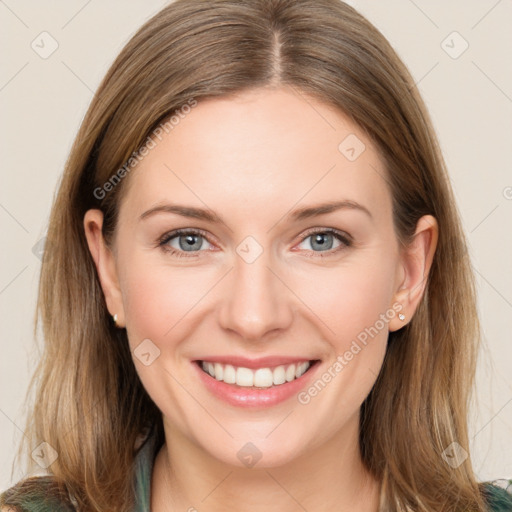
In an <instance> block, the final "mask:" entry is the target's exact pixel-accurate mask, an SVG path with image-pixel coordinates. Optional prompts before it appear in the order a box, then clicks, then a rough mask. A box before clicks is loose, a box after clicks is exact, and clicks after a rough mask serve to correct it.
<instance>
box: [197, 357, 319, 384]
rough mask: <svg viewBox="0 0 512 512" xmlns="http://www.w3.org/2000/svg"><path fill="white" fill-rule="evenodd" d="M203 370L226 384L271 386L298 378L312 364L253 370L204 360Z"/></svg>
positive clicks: (305, 363)
mask: <svg viewBox="0 0 512 512" xmlns="http://www.w3.org/2000/svg"><path fill="white" fill-rule="evenodd" d="M201 366H202V368H203V370H204V371H205V372H206V373H208V374H210V375H211V376H212V377H213V378H214V379H217V380H221V381H224V382H225V383H226V384H236V385H237V386H243V387H253V386H254V387H257V388H269V387H271V386H279V385H280V384H284V383H285V382H291V381H292V380H295V379H298V378H299V377H301V376H302V375H304V373H306V371H307V370H308V368H309V367H310V366H311V363H309V362H308V361H304V362H302V363H298V364H290V365H280V366H277V367H275V368H273V369H272V368H258V369H257V370H252V369H250V368H244V367H234V366H232V365H230V364H226V365H224V364H221V363H210V362H207V361H202V363H201Z"/></svg>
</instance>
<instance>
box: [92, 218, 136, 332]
mask: <svg viewBox="0 0 512 512" xmlns="http://www.w3.org/2000/svg"><path fill="white" fill-rule="evenodd" d="M102 227H103V212H102V211H101V210H88V211H87V212H86V214H85V215H84V230H85V237H86V238H87V244H88V246H89V251H90V252H91V255H92V258H93V260H94V263H95V265H96V270H97V272H98V277H99V280H100V284H101V288H102V290H103V294H104V295H105V302H106V303H107V308H108V311H109V313H110V314H111V315H112V316H114V315H117V321H116V325H117V326H118V327H124V325H125V324H126V323H125V316H124V307H123V300H122V295H121V288H120V286H119V280H118V276H117V269H116V264H115V259H114V254H113V253H112V251H111V250H110V249H109V248H108V247H107V244H106V242H105V239H104V238H103V233H102Z"/></svg>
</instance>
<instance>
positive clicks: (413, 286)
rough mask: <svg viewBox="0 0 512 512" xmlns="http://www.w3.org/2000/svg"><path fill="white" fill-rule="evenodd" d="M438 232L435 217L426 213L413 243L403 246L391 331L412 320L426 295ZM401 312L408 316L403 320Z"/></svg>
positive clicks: (417, 227)
mask: <svg viewBox="0 0 512 512" xmlns="http://www.w3.org/2000/svg"><path fill="white" fill-rule="evenodd" d="M438 233H439V230H438V225H437V220H436V219H435V217H433V216H432V215H424V216H423V217H421V218H420V219H419V220H418V222H417V224H416V232H415V233H414V237H413V239H412V241H411V243H410V244H409V245H408V246H407V247H404V248H402V250H401V255H400V269H399V270H400V271H399V279H398V284H397V290H396V292H395V295H394V306H393V310H394V311H396V313H397V314H396V316H395V317H394V318H393V319H392V320H391V321H390V322H389V330H390V331H396V330H398V329H400V328H401V327H403V326H404V325H406V324H407V322H409V321H410V320H411V318H412V317H413V315H414V312H415V311H416V308H417V307H418V304H419V303H420V300H421V298H422V297H423V293H424V292H425V286H426V284H427V279H428V275H429V272H430V268H431V266H432V261H433V259H434V253H435V251H436V247H437V239H438ZM399 304H400V305H401V306H402V307H401V308H400V307H399ZM399 315H404V317H405V318H404V319H403V320H400V317H399Z"/></svg>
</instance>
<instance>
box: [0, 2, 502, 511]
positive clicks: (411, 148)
mask: <svg viewBox="0 0 512 512" xmlns="http://www.w3.org/2000/svg"><path fill="white" fill-rule="evenodd" d="M48 239H49V240H50V242H51V243H50V244H49V245H48V247H49V248H48V250H47V251H46V252H45V255H44V259H43V267H42V273H41V282H40V295H39V303H38V307H39V312H40V315H41V319H42V322H43V328H44V333H45V340H46V352H45V354H44V357H43V359H42V360H41V363H40V365H39V367H38V369H37V373H36V376H35V378H34V381H33V382H37V397H36V398H37V400H36V405H35V407H34V410H33V414H32V417H31V418H30V419H29V425H28V427H29V429H28V432H29V433H30V435H31V443H32V444H31V445H30V448H31V449H33V446H37V447H38V448H37V450H38V451H35V452H36V454H35V456H34V455H33V458H34V460H37V459H38V457H39V459H40V460H39V461H38V462H39V465H40V466H42V467H44V468H45V469H46V468H47V469H48V473H49V475H48V476H46V477H38V478H29V479H25V480H23V481H21V482H19V483H18V484H17V485H16V486H13V487H12V488H10V489H8V490H7V491H5V492H4V494H3V495H2V501H0V504H1V505H2V507H3V509H2V510H30V507H34V506H39V507H42V508H40V509H45V510H87V511H129V510H137V511H139V510H152V511H153V512H161V511H166V510H169V511H170V510H189V511H194V510H205V511H206V510H208V511H217V510H250V511H259V510H280V511H288V510H290V511H292V510H299V509H300V510H308V511H310V512H315V511H327V510H329V511H332V510H357V511H377V510H379V511H409V510H413V511H428V512H431V511H443V512H444V511H468V510H472V511H473V510H474V511H484V510H511V507H512V500H511V499H510V497H509V495H508V494H507V493H506V492H505V491H504V490H502V489H500V488H498V487H497V486H494V485H492V484H491V483H478V482H477V481H476V479H475V475H474V472H473V469H472V466H471V459H470V457H469V454H468V451H469V450H468V433H467V406H468V399H469V392H470V389H471V384H472V380H473V375H474V368H475V357H476V350H477V348H478V343H477V341H478V321H477V316H476V308H475V297H474V288H473V281H472V276H471V270H470V264H469V258H468V254H467V250H466V244H465V241H464V236H463V233H462V231H461V226H460V220H459V218H458V214H457V211H456V208H455V207H454V200H453V195H452V192H451V189H450V186H449V181H448V178H447V176H446V172H445V167H444V163H443V160H442V157H441V155H440V152H439V149H438V146H437V143H436V139H435V135H434V133H433V130H432V127H431V124H430V121H429V118H428V115H427V113H426V110H425V107H424V105H423V102H422V100H421V98H420V97H419V95H418V93H417V90H416V89H415V88H414V87H413V81H412V79H411V77H410V75H409V73H408V72H407V70H406V68H405V66H404V65H403V64H402V63H401V62H400V60H399V59H398V57H397V56H396V54H395V53H394V51H393V50H392V49H391V47H390V45H389V44H388V42H387V41H386V40H385V39H384V37H383V36H382V35H381V34H380V33H379V32H378V31H377V30H376V29H375V28H374V27H373V26H372V25H371V24H370V23H369V22H368V21H366V20H365V19H364V18H363V17H362V16H361V15H359V14H358V13H357V12H356V11H355V10H354V9H352V8H351V7H349V6H347V5H346V4H344V3H342V2H340V1H338V0H321V1H312V0H298V1H296V0H294V1H291V0H259V1H254V0H252V1H249V0H247V1H245V0H244V1H237V2H233V1H225V0H214V1H206V0H204V1H203V0H199V1H194V2H192V1H189V0H177V1H176V2H174V3H172V4H170V5H169V6H168V7H166V8H165V9H163V10H162V11H161V12H160V13H158V14H157V15H156V16H155V17H154V18H152V19H151V20H150V21H149V22H147V23H146V24H145V25H144V26H143V27H142V28H141V29H140V30H139V32H138V33H137V34H136V35H135V36H134V37H133V38H132V40H131V41H130V42H129V43H128V44H127V46H126V47H125V48H124V49H123V51H122V52H121V54H120V55H119V57H118V58H117V60H116V61H115V63H114V64H113V66H112V67H111V69H110V70H109V72H108V73H107V76H106V77H105V79H104V81H103V83H102V84H101V86H100V88H99V90H98V93H97V94H96V96H95V98H94V100H93V101H92V104H91V106H90V108H89V111H88V113H87V115H86V117H85V119H84V121H83V124H82V126H81V128H80V131H79V133H78V135H77V138H76V141H75V144H74V146H73V148H72V151H71V155H70V157H69V160H68V162H67V166H66V171H65V173H64V177H63V180H62V183H61V185H60V189H59V193H58V196H57V198H56V202H55V204H54V207H53V210H52V216H51V220H50V226H49V231H48ZM34 467H36V464H33V467H32V469H33V468H34ZM44 507H46V508H44Z"/></svg>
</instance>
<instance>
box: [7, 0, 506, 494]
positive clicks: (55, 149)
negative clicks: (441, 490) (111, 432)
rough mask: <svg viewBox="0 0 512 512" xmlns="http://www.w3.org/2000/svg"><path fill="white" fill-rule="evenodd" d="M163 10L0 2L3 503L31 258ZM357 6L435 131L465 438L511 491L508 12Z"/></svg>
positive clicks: (29, 361) (27, 331) (482, 471)
mask: <svg viewBox="0 0 512 512" xmlns="http://www.w3.org/2000/svg"><path fill="white" fill-rule="evenodd" d="M165 4H166V2H164V1H159V0H150V1H147V0H146V1H144V2H142V1H133V0H132V1H124V2H121V1H99V0H89V1H87V0H80V1H78V0H60V1H56V0H53V1H49V0H48V1H44V2H36V1H35V0H32V1H28V0H5V1H2V0H0V38H1V44H2V52H1V57H0V59H1V70H0V108H1V113H2V117H1V119H2V122H1V126H2V132H1V133H2V136H1V139H0V140H1V154H2V161H1V164H2V165H1V172H2V186H1V189H0V224H1V230H2V244H3V249H2V252H1V265H0V307H1V311H2V316H1V318H2V321H1V324H0V325H1V335H2V338H1V340H2V341H1V357H0V460H1V461H2V464H1V466H0V490H3V489H5V488H7V487H8V486H9V485H11V484H12V483H14V482H15V481H17V480H18V479H19V478H21V477H22V476H23V475H22V474H21V473H19V472H18V471H16V472H15V473H14V475H12V476H11V464H12V460H13V456H14V445H15V444H17V443H18V442H19V440H20V439H21V437H22V436H23V431H22V428H23V419H24V410H23V409H22V402H23V398H24V395H25V391H26V388H27V384H28V379H29V376H30V374H31V370H32V368H33V367H34V363H35V361H36V360H37V357H38V354H37V352H36V350H35V349H34V345H33V340H32V319H33V311H34V302H35V295H36V289H37V279H38V273H39V268H40V260H39V258H38V257H37V254H34V251H35V253H37V250H34V251H33V248H34V246H35V245H36V244H37V242H38V241H39V240H40V239H41V238H42V237H43V236H44V233H45V230H46V224H47V220H48V214H49V211H50V206H51V201H52V197H53V194H54V190H55V187H56V184H57V182H58V179H59V176H60V174H61V171H62V168H63V164H64V162H65V159H66V156H67V154H68V152H69V149H70V147H71V143H72V140H73V138H74V136H75V133H76V131H77V129H78V126H79V123H80V121H81V119H82V117H83V115H84V113H85V110H86V108H87V106H88V104H89V101H90V100H91V98H92V95H93V91H94V90H95V89H96V87H97V85H98V84H99V81H100V80H101V78H102V77H103V75H104V73H105V72H106V71H107V68H108V67H109V65H110V63H111V62H112V60H113V59H114V57H115V56H116V55H117V53H118V52H119V51H120V50H121V48H122V46H123V45H124V44H125V43H126V42H127V40H128V39H129V37H130V35H131V34H132V33H133V32H134V31H135V30H136V29H137V28H138V27H139V26H140V25H141V24H142V23H143V22H144V21H145V20H146V19H148V18H149V17H150V16H151V15H153V14H154V13H156V12H157V11H158V10H159V9H160V8H161V7H163V6H164V5H165ZM351 4H352V5H354V6H355V7H357V8H358V9H359V10H360V11H361V12H362V13H363V14H365V15H366V16H367V17H368V18H369V19H370V20H371V21H372V22H373V23H374V24H375V25H376V26H377V27H378V28H379V29H380V30H381V31H382V32H383V33H384V35H385V36H387V37H388V39H389V40H390V41H391V43H392V44H393V45H394V46H395V48H396V49H397V51H398V53H399V54H400V56H401V57H402V58H403V59H404V61H405V62H406V64H407V65H408V66H409V68H410V70H411V72H412V74H413V76H414V77H415V79H416V80H417V84H418V87H419V89H420V91H421V93H422V94H423V96H424V98H425V100H426V102H427V105H428V107H429V109H430V112H431V114H432V117H433V120H434V124H435V127H436V129H437V131H438V134H439V137H440V141H441V146H442V149H443V151H444V155H445V158H446V160H447V163H448V167H449V170H450V173H451V179H452V183H453V187H454V189H455V193H456V197H457V201H458V205H459V207H460V210H461V213H462V216H463V220H464V226H465V228H466V232H467V234H468V239H469V244H470V247H471V254H472V258H473V264H474V268H475V271H476V274H477V278H478V290H479V306H480V312H481V318H482V323H483V330H484V334H485V350H484V351H483V352H482V356H481V360H480V366H479V371H478V378H477V386H478V398H479V407H478V408H475V409H474V411H473V414H472V420H471V429H470V432H471V448H472V450H473V460H474V465H475V468H476V471H477V475H478V477H479V479H480V480H488V479H496V478H503V477H508V478H512V376H511V375H512V335H511V331H512V272H511V270H512V268H511V267H512V170H511V169H512V123H511V119H512V117H511V114H512V66H511V57H510V55H511V49H512V31H510V21H511V20H512V2H511V1H510V0H499V1H497V0H471V1H462V0H458V1H451V2H447V1H445V0H435V1H426V0H415V1H412V0H381V1H376V0H374V1H369V0H353V1H352V2H351ZM43 31H46V32H48V33H49V34H50V35H49V36H48V35H43V36H40V34H41V33H42V32H43ZM454 31H457V32H458V33H459V34H460V36H459V35H457V34H455V35H454V34H452V33H453V32H454ZM41 38H44V40H43V42H41V41H42V39H41ZM53 40H54V41H56V43H55V42H53ZM33 41H34V43H33V45H34V47H35V48H36V49H37V51H38V52H39V53H42V52H44V51H46V52H48V51H49V50H50V49H51V48H52V47H51V45H52V44H58V48H57V49H56V50H55V52H54V53H53V54H51V55H50V56H47V58H42V57H41V56H40V55H39V54H38V53H37V52H36V51H35V50H34V49H33V48H32V47H31V44H32V42H33ZM443 41H445V42H444V43H443ZM466 44H468V45H469V47H468V48H467V50H466V51H465V52H464V53H461V52H462V50H463V49H464V48H465V46H466ZM447 52H448V53H447ZM449 53H451V56H450V55H449ZM459 54H460V55H459ZM44 56H46V55H44ZM453 57H457V58H453Z"/></svg>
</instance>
